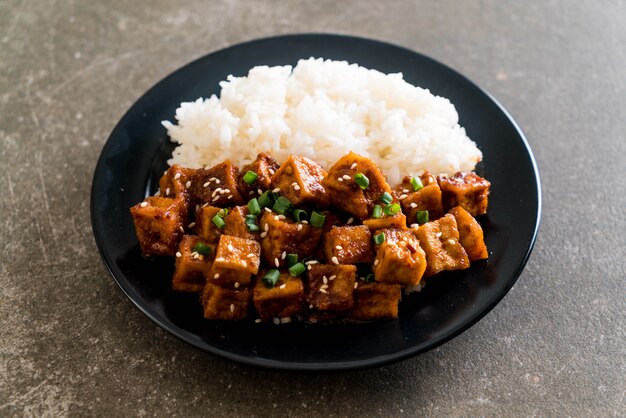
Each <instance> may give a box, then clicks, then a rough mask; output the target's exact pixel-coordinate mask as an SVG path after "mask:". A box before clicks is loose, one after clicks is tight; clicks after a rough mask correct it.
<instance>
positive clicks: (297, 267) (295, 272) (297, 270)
mask: <svg viewBox="0 0 626 418" xmlns="http://www.w3.org/2000/svg"><path fill="white" fill-rule="evenodd" d="M305 270H306V267H305V266H304V264H302V263H296V264H294V265H293V266H291V267H289V274H291V275H292V276H293V277H298V276H299V275H301V274H302V273H304V271H305Z"/></svg>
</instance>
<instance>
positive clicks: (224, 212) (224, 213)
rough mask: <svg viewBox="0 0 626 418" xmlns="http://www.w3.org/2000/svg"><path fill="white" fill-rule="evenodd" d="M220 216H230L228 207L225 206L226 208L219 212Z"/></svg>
mask: <svg viewBox="0 0 626 418" xmlns="http://www.w3.org/2000/svg"><path fill="white" fill-rule="evenodd" d="M217 214H218V216H221V217H222V218H225V217H227V216H228V209H226V208H224V209H220V211H219V212H217Z"/></svg>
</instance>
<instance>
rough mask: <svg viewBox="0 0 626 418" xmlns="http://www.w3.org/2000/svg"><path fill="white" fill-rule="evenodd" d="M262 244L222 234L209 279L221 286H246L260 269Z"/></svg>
mask: <svg viewBox="0 0 626 418" xmlns="http://www.w3.org/2000/svg"><path fill="white" fill-rule="evenodd" d="M260 257H261V246H260V245H259V243H258V242H256V241H254V240H250V239H245V238H239V237H233V236H229V235H222V236H221V237H220V240H219V243H218V244H217V249H216V251H215V260H214V261H213V265H212V266H211V270H210V271H209V274H208V281H209V282H211V283H214V284H219V285H220V286H226V287H230V286H234V287H235V288H237V287H239V286H242V285H243V286H245V285H248V284H249V283H250V278H251V277H252V275H253V274H257V273H258V271H259V265H260V262H261V258H260Z"/></svg>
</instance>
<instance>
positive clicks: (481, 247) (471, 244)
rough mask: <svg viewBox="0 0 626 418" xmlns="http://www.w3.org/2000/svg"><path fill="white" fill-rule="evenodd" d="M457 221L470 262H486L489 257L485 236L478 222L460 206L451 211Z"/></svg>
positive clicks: (461, 239) (461, 240)
mask: <svg viewBox="0 0 626 418" xmlns="http://www.w3.org/2000/svg"><path fill="white" fill-rule="evenodd" d="M449 213H450V214H452V216H454V219H456V224H457V228H458V230H459V237H460V238H459V241H460V242H461V245H462V246H463V248H464V249H465V252H466V253H467V257H468V258H469V260H470V261H475V260H484V259H486V258H487V257H489V254H488V253H487V246H486V245H485V239H484V236H483V229H482V227H481V226H480V224H479V223H478V221H477V220H476V219H475V218H474V217H473V216H472V215H470V214H469V212H468V211H466V210H465V209H463V208H462V207H460V206H457V207H455V208H452V209H450V212H449Z"/></svg>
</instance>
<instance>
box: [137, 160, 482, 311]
mask: <svg viewBox="0 0 626 418" xmlns="http://www.w3.org/2000/svg"><path fill="white" fill-rule="evenodd" d="M489 186H490V184H489V182H488V181H487V180H485V179H484V178H481V177H479V176H478V175H476V174H474V173H462V172H458V173H456V174H454V175H452V176H447V175H439V176H434V175H432V174H431V173H429V172H427V171H425V172H423V173H421V174H420V175H419V176H414V177H409V176H406V177H404V178H403V179H402V182H401V183H400V184H398V185H396V186H394V187H391V186H390V185H389V183H388V182H387V180H386V178H385V176H384V175H383V173H382V172H381V170H380V169H379V167H378V166H377V165H376V164H375V163H374V162H373V161H372V160H370V159H368V158H366V157H363V156H361V155H358V154H355V153H349V154H347V155H345V156H343V157H341V158H340V159H339V160H338V161H337V162H336V163H335V164H334V165H332V167H330V169H329V170H328V171H326V170H324V169H323V168H322V167H321V166H320V165H319V164H317V163H316V162H315V161H313V160H311V159H309V158H306V157H303V156H299V155H290V156H289V157H288V158H287V160H286V161H285V162H284V163H283V164H282V165H280V166H279V165H278V164H277V163H276V161H275V160H274V159H273V158H272V157H271V156H270V155H268V154H267V153H261V154H259V155H258V156H257V158H256V159H255V160H254V161H253V162H252V163H251V164H248V165H246V166H243V167H242V169H241V170H240V169H238V167H237V166H236V165H234V164H233V163H232V162H231V161H224V162H222V163H220V164H217V165H215V166H213V167H207V168H199V169H190V168H185V167H181V166H178V165H173V166H172V167H171V168H170V169H168V170H167V172H166V173H165V174H164V175H163V177H162V178H161V180H160V188H159V192H158V195H157V196H152V197H148V198H146V199H145V200H144V201H143V202H141V203H139V204H137V205H135V206H134V207H132V208H131V213H132V216H133V218H134V222H135V230H136V234H137V238H138V240H139V244H140V246H141V250H142V252H143V254H144V255H146V256H172V257H174V259H175V271H174V276H173V278H172V287H173V289H174V290H175V291H179V292H197V293H199V294H200V303H202V306H203V311H204V317H205V318H207V319H222V320H239V319H244V318H254V319H255V320H256V321H257V322H262V321H274V322H275V323H286V322H291V321H292V320H294V319H304V320H306V321H309V322H326V321H333V320H357V321H370V320H377V319H388V318H396V317H397V316H398V304H399V302H400V299H401V294H402V290H403V289H404V290H405V291H413V290H419V289H420V287H421V286H422V285H423V283H424V279H425V278H430V277H431V276H435V275H436V274H437V273H439V272H442V271H444V270H458V269H466V268H469V267H470V262H472V261H475V260H482V259H486V258H487V248H486V247H485V243H484V240H483V232H482V229H481V226H480V224H479V223H478V222H477V221H476V219H475V218H474V217H476V216H480V215H484V214H485V213H486V211H487V202H488V194H489ZM433 280H436V278H435V279H433Z"/></svg>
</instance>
